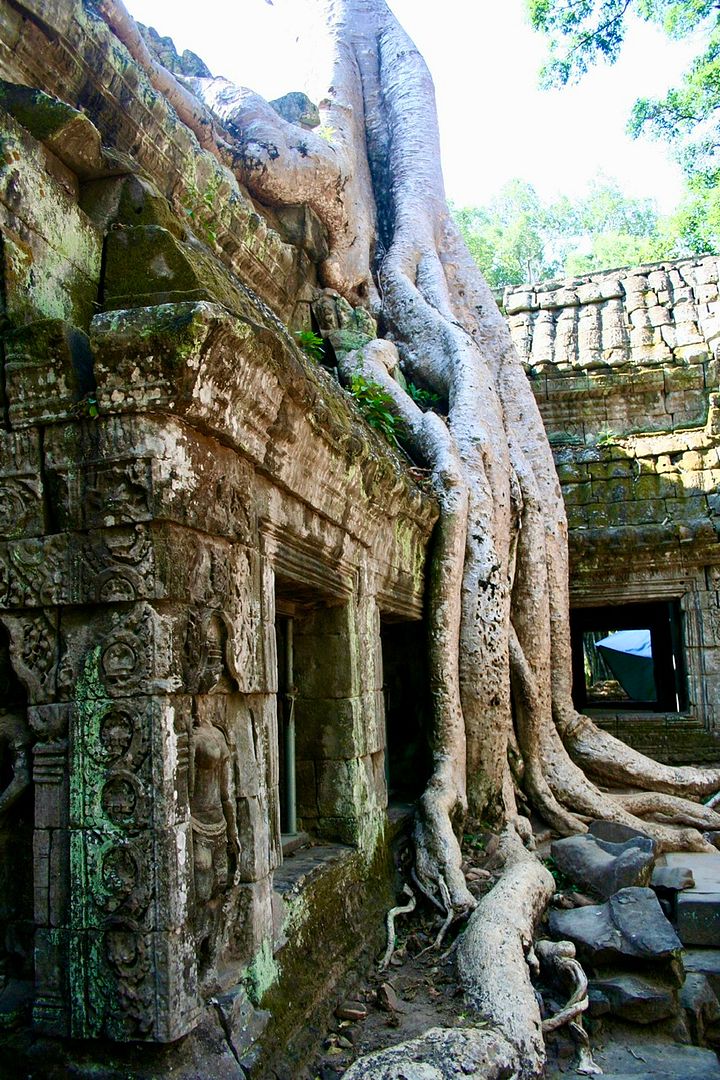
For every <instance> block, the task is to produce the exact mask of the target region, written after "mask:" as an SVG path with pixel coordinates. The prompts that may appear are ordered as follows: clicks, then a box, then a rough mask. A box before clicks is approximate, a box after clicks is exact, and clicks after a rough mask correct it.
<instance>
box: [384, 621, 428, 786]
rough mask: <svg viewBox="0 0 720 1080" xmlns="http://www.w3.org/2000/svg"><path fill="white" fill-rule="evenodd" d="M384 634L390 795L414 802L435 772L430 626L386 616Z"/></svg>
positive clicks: (386, 762) (386, 759) (386, 764)
mask: <svg viewBox="0 0 720 1080" xmlns="http://www.w3.org/2000/svg"><path fill="white" fill-rule="evenodd" d="M380 636H381V640H382V658H383V694H384V698H385V732H386V751H385V766H386V772H387V782H388V798H389V800H390V802H395V803H398V802H414V801H415V799H417V798H419V797H420V795H422V793H423V791H424V790H425V787H426V785H427V782H428V780H429V779H430V773H431V771H432V758H431V754H430V747H429V743H428V734H429V732H430V720H431V702H430V688H429V685H428V674H427V643H426V636H427V630H426V627H425V625H424V624H423V623H419V622H407V623H396V622H386V621H384V620H383V622H382V625H381V632H380Z"/></svg>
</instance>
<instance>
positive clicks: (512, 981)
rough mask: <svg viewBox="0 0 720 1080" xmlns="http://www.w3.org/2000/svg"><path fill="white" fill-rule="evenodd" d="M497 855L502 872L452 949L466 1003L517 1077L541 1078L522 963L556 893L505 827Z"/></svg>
mask: <svg viewBox="0 0 720 1080" xmlns="http://www.w3.org/2000/svg"><path fill="white" fill-rule="evenodd" d="M498 852H499V854H500V855H501V857H503V858H504V868H503V873H502V876H501V878H500V880H499V881H498V882H497V884H496V885H495V887H494V888H493V889H492V890H491V892H489V893H488V894H487V895H486V896H484V897H483V898H482V899H481V900H480V902H479V903H478V906H477V908H476V910H475V911H474V912H473V914H472V915H471V916H470V919H469V921H468V925H467V927H466V928H465V931H464V933H463V935H462V938H461V940H460V943H459V945H458V949H457V967H458V975H459V979H460V983H461V985H462V987H463V989H464V991H465V996H466V998H467V1001H468V1004H469V1005H471V1006H472V1008H473V1009H474V1011H475V1012H476V1013H477V1014H478V1015H479V1016H480V1018H481V1019H482V1020H483V1021H484V1022H486V1023H488V1024H489V1025H490V1027H492V1028H494V1029H496V1030H498V1031H501V1032H502V1033H503V1035H504V1037H505V1038H506V1039H507V1040H508V1042H509V1043H510V1045H511V1046H512V1047H513V1051H514V1054H515V1061H514V1064H515V1068H516V1073H513V1075H517V1076H518V1077H520V1078H523V1080H524V1078H530V1077H535V1076H540V1075H542V1070H543V1067H544V1062H545V1046H544V1043H543V1038H542V1025H541V1019H540V1010H539V1007H538V1003H537V999H536V997H535V991H534V989H533V985H532V982H531V981H530V970H529V967H528V962H527V959H526V957H527V954H528V951H529V950H530V949H531V948H532V941H533V934H534V931H535V928H536V926H537V924H538V921H539V920H540V917H541V916H542V914H543V912H544V911H545V908H546V906H547V904H548V902H549V900H550V897H551V896H552V894H553V892H554V890H555V882H554V881H553V878H552V875H551V874H550V872H549V870H547V869H546V868H545V867H544V866H543V865H542V863H541V862H540V861H539V860H538V858H537V857H536V856H535V855H532V854H530V853H529V852H528V851H527V850H526V849H525V848H524V847H523V844H522V842H521V840H520V839H519V837H518V836H517V834H516V833H515V831H514V830H513V829H506V830H505V831H504V832H503V834H502V836H501V838H500V846H499V848H498Z"/></svg>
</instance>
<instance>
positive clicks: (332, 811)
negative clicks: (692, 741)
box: [0, 0, 720, 1077]
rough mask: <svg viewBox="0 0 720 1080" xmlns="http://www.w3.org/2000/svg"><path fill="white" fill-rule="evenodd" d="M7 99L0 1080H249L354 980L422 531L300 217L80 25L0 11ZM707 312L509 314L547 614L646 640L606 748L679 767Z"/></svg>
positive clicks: (707, 291)
mask: <svg viewBox="0 0 720 1080" xmlns="http://www.w3.org/2000/svg"><path fill="white" fill-rule="evenodd" d="M165 60H166V61H168V62H170V61H172V62H175V61H177V62H178V63H179V62H180V60H179V59H178V58H177V57H174V59H173V57H172V56H170V57H168V56H166V57H165ZM0 78H2V82H1V83H0V310H1V318H2V324H1V329H2V338H1V344H0V370H1V371H2V374H1V375H0V409H1V410H2V412H1V413H0V686H1V687H2V697H1V698H0V718H1V726H0V732H1V734H2V741H1V745H0V760H1V762H2V765H1V769H0V789H1V794H0V926H1V927H2V933H1V934H0V973H1V974H2V976H3V979H4V982H3V986H2V989H1V991H0V1026H4V1027H6V1028H8V1029H10V1033H9V1034H8V1035H7V1036H6V1037H5V1040H4V1043H3V1042H2V1040H0V1059H2V1060H3V1061H7V1062H10V1063H11V1068H12V1069H13V1070H15V1071H14V1072H11V1073H9V1074H8V1075H25V1073H24V1072H22V1070H23V1069H27V1068H28V1062H30V1063H32V1062H33V1061H34V1062H35V1065H34V1068H36V1069H37V1068H38V1065H37V1062H38V1061H39V1060H41V1061H42V1062H43V1069H42V1071H43V1075H47V1076H54V1075H57V1076H65V1075H67V1068H68V1062H74V1065H73V1067H74V1068H75V1069H76V1070H79V1071H76V1073H75V1075H78V1076H79V1075H90V1073H91V1072H92V1070H93V1068H95V1066H96V1065H97V1063H98V1062H101V1063H103V1064H104V1065H106V1066H107V1068H108V1069H110V1065H111V1064H112V1068H114V1069H116V1070H117V1071H116V1072H108V1075H112V1076H115V1075H123V1076H126V1075H132V1076H138V1077H139V1076H143V1077H145V1076H147V1077H150V1076H152V1077H156V1076H161V1075H164V1074H167V1075H170V1074H172V1075H173V1076H187V1077H190V1076H206V1075H208V1076H211V1075H223V1076H236V1077H241V1076H245V1075H246V1073H245V1071H244V1070H245V1069H248V1070H249V1069H251V1067H252V1066H253V1063H255V1066H256V1067H257V1068H258V1069H259V1070H260V1073H261V1072H262V1069H263V1068H264V1067H265V1063H267V1062H268V1061H270V1060H271V1059H272V1058H273V1055H276V1056H277V1055H283V1056H284V1058H285V1060H286V1061H292V1059H293V1054H294V1053H295V1052H296V1047H297V1048H298V1049H297V1053H300V1052H301V1049H300V1047H301V1045H302V1039H303V1037H304V1036H303V1028H304V1025H305V1024H306V1022H307V1018H308V1017H312V1016H313V1015H315V1013H316V1012H317V1010H318V1009H319V1008H321V1007H322V1002H324V1001H326V1000H330V997H329V995H330V996H331V994H332V992H333V990H334V988H335V987H337V986H339V985H341V984H342V979H343V977H344V976H345V974H346V973H347V972H348V971H349V970H350V968H351V967H352V965H353V963H355V961H356V959H357V957H358V956H359V955H360V954H361V953H362V952H363V950H371V949H373V948H375V947H376V946H377V945H378V943H380V942H382V937H383V922H382V916H383V914H384V912H385V911H386V909H387V907H388V904H389V902H390V901H391V897H392V896H393V891H394V890H393V866H392V859H391V853H390V845H391V839H392V834H393V829H394V827H395V822H396V820H397V819H399V818H401V817H402V813H401V807H402V806H403V805H406V804H407V803H408V802H409V801H412V799H413V798H415V797H416V796H417V795H418V794H419V792H420V791H421V790H422V787H423V784H424V781H425V779H426V777H427V771H428V762H427V756H426V749H425V744H424V730H423V719H424V716H425V715H426V712H427V702H426V697H427V686H426V673H425V671H424V666H423V640H424V639H423V625H422V619H423V603H424V592H425V581H424V570H425V563H426V556H427V551H428V545H429V542H430V537H431V532H432V529H433V525H434V523H435V520H436V517H437V507H436V505H435V502H434V500H433V498H432V497H431V495H430V494H429V493H428V490H427V488H426V486H425V485H424V483H423V480H424V477H423V472H422V470H419V469H417V468H415V467H414V466H413V464H412V463H411V462H410V461H409V460H408V459H407V458H406V457H405V456H404V455H403V454H402V453H401V452H400V450H399V448H398V447H396V446H394V445H391V444H390V443H389V442H388V441H387V440H385V439H384V438H383V437H382V436H381V435H380V434H378V433H377V432H375V431H373V430H372V428H371V427H370V426H369V425H368V424H367V423H366V422H365V420H364V419H363V418H362V416H361V414H360V412H359V411H358V409H357V408H356V406H355V404H354V403H353V400H352V399H351V397H350V395H349V394H348V393H347V392H346V391H345V390H343V389H342V388H341V386H340V385H339V383H338V381H337V378H336V377H335V371H334V356H335V351H340V350H341V349H342V347H343V345H344V344H345V345H347V342H348V341H350V342H352V341H356V340H360V341H364V340H367V338H368V337H370V336H372V334H373V333H374V330H373V327H372V326H371V325H370V323H371V320H370V318H369V316H368V317H367V321H366V322H363V321H362V317H361V316H353V318H355V323H354V324H353V325H351V326H350V327H349V326H348V321H349V320H350V315H349V314H348V311H347V310H346V307H349V306H348V305H346V307H343V302H342V301H340V300H339V298H338V297H336V296H334V295H333V294H330V293H323V292H322V291H321V290H320V289H319V288H318V281H317V274H316V267H317V265H318V263H319V262H320V261H321V260H322V259H323V258H324V256H325V254H326V251H327V247H326V238H325V236H324V233H323V229H322V227H321V226H320V223H319V221H318V220H317V219H316V218H315V216H314V215H313V214H312V212H311V211H310V210H309V209H308V208H307V207H304V206H302V205H298V206H295V207H290V208H285V209H284V210H283V211H281V212H277V211H270V210H268V209H266V208H263V207H261V206H259V205H257V204H256V203H254V202H253V201H252V200H251V199H250V197H249V196H248V194H247V193H246V192H244V191H243V190H242V188H241V187H240V186H239V185H238V183H237V182H236V180H235V179H234V178H233V176H232V175H231V174H230V173H229V172H228V170H226V169H224V168H223V167H222V166H221V165H220V164H219V163H218V161H217V160H216V158H215V157H213V156H212V154H211V153H209V152H208V151H207V150H206V149H204V148H203V147H202V146H201V145H200V144H199V143H198V141H197V139H196V138H195V136H194V135H193V134H192V133H191V132H190V130H189V129H188V128H187V127H185V126H184V125H183V124H182V123H181V122H180V120H179V119H178V117H177V116H176V114H175V112H174V111H173V110H172V108H171V107H170V105H169V104H168V103H167V102H166V100H165V99H164V98H163V97H162V96H161V95H159V94H158V93H156V92H155V91H154V90H153V89H152V88H151V86H150V84H149V83H148V81H147V79H146V77H145V75H144V73H143V71H142V70H141V68H140V67H138V66H137V65H136V64H135V63H133V61H132V60H131V58H130V56H129V54H128V53H127V51H126V50H125V49H124V47H123V46H122V45H121V44H120V42H119V40H118V39H117V38H116V37H115V36H114V35H113V33H112V32H111V30H110V29H109V28H108V26H107V25H106V23H105V22H104V21H103V20H102V19H101V18H100V17H99V15H98V14H97V12H96V10H95V8H94V6H93V4H92V3H91V2H89V0H88V2H86V3H82V2H81V0H57V2H53V0H50V2H48V0H12V2H7V3H3V4H0ZM717 281H718V274H717V263H716V260H703V261H701V262H698V263H693V264H682V265H678V266H674V267H669V266H668V267H660V268H654V269H652V270H651V271H648V270H647V269H643V270H640V271H632V272H630V271H628V272H622V273H618V274H614V275H608V276H603V277H599V278H591V279H587V280H583V281H582V282H578V283H571V284H566V285H563V286H562V287H558V288H549V289H546V290H544V291H543V290H540V289H535V290H529V291H527V292H522V293H521V292H513V293H511V294H510V295H509V297H508V299H507V311H508V315H509V318H510V321H511V325H512V328H513V333H514V335H515V336H516V339H517V343H518V346H519V348H520V349H521V350H522V351H523V352H524V355H525V356H526V357H527V364H528V368H529V371H530V374H531V376H532V378H533V380H534V385H535V387H536V388H537V393H538V398H539V400H540V404H541V408H542V410H543V415H544V417H545V420H546V423H547V426H548V430H549V432H550V434H551V438H552V440H553V442H554V443H555V446H556V448H557V460H558V465H559V470H560V474H561V479H562V481H563V483H564V485H565V493H566V498H567V501H568V508H569V513H570V524H571V528H572V550H573V555H574V563H575V577H574V582H573V595H574V598H575V600H576V604H577V607H578V609H582V610H598V609H604V608H607V607H610V606H612V605H617V604H618V602H622V603H623V604H626V602H629V601H633V602H637V603H639V604H640V603H642V604H643V605H645V610H643V611H642V612H641V613H640V614H639V616H638V618H639V619H640V622H641V624H642V626H645V625H646V624H647V626H648V627H649V628H650V629H651V630H652V631H653V633H655V631H654V629H653V628H654V627H655V625H656V623H657V624H658V625H661V627H662V628H661V630H658V631H657V634H658V637H657V640H658V641H659V642H661V645H660V646H659V647H660V648H664V649H665V650H666V655H667V656H669V657H670V660H671V661H672V663H671V670H672V671H674V672H675V673H676V674H674V675H673V681H672V685H671V687H670V689H669V690H668V691H667V694H666V695H665V697H663V699H662V700H656V701H655V702H654V703H653V702H651V703H650V705H651V708H650V710H649V712H644V713H642V716H640V718H639V719H638V717H637V716H636V715H635V713H634V712H633V709H632V708H631V707H630V708H628V707H627V702H625V703H624V704H623V705H622V707H621V708H620V709H619V710H614V709H613V708H610V709H606V710H605V712H606V713H607V719H606V722H607V723H608V724H614V725H615V726H616V727H617V728H620V727H622V729H623V732H625V728H626V727H627V723H626V721H627V718H628V717H629V716H630V715H631V714H632V716H633V717H634V719H635V721H636V728H635V734H633V731H631V730H628V731H627V732H626V734H627V735H628V738H633V737H635V738H637V739H639V741H642V737H645V739H646V742H647V741H648V740H649V741H651V742H652V740H655V742H660V741H662V740H664V743H663V746H661V747H660V749H661V750H662V749H663V748H664V750H665V751H666V757H668V758H669V759H673V760H674V759H677V754H678V753H679V750H678V747H677V745H676V744H673V745H672V746H671V745H670V742H671V740H670V736H669V734H668V732H669V731H670V729H671V728H672V727H673V725H675V726H677V725H678V724H680V723H684V724H685V725H686V728H685V730H686V732H691V733H692V734H693V735H697V736H698V738H699V737H700V736H702V737H703V738H704V739H706V740H707V739H709V740H710V742H709V743H708V747H709V748H707V749H706V748H705V744H704V743H703V746H702V748H701V750H702V753H705V752H707V754H708V755H711V754H714V755H715V759H717V753H716V751H715V745H714V743H713V742H712V739H711V736H710V735H709V732H710V731H711V729H713V728H714V727H715V726H717V725H718V724H720V713H719V712H718V709H719V708H720V706H719V705H718V702H719V700H720V606H719V599H718V598H719V597H720V591H719V590H720V569H719V564H720V559H719V558H718V540H717V521H718V516H717V515H718V513H720V504H719V503H718V496H717V494H716V488H717V482H718V479H719V478H720V461H719V459H718V447H719V446H720V421H719V419H718V416H719V414H718V407H719V406H718V401H717V395H716V394H715V395H713V393H711V391H715V390H716V389H717V378H718V376H717V360H716V356H715V349H716V346H717V343H718V342H719V341H720V332H719V331H718V316H717V311H718V309H719V308H720V302H719V301H718V296H717ZM313 311H314V314H313ZM319 311H322V329H323V331H324V335H325V339H326V346H325V350H324V352H323V355H322V357H321V360H320V362H319V361H318V360H317V359H315V358H313V357H311V356H309V355H308V353H307V352H306V351H305V350H304V349H303V348H302V347H301V345H302V340H301V339H300V338H299V337H298V332H302V331H310V330H311V329H312V328H313V327H315V328H316V329H317V328H318V323H317V321H316V322H313V319H315V320H317V319H318V318H319V316H318V312H319ZM350 321H352V320H350ZM348 335H349V337H348ZM627 606H628V607H629V606H630V605H629V603H628V604H627ZM603 620H604V621H603ZM653 620H654V621H653ZM610 621H611V622H612V620H610ZM616 621H617V620H616ZM579 625H580V624H579ZM663 628H664V629H663ZM583 629H589V630H590V631H592V632H595V631H601V630H610V629H618V626H616V625H615V622H612V625H610V623H609V622H608V621H607V618H606V616H605V615H603V618H602V619H600V621H599V622H597V624H596V623H593V622H592V620H590V623H588V624H587V625H585V624H583V625H582V626H581V627H580V631H579V632H582V631H583ZM663 635H664V636H663ZM653 640H655V638H654V639H653ZM662 643H664V644H662ZM631 704H632V703H631ZM647 704H648V703H647V702H645V703H644V705H647ZM647 716H652V718H653V720H652V724H651V725H650V727H651V728H652V730H651V731H650V732H649V734H648V730H649V728H648V722H647V721H646V720H643V717H647ZM623 724H624V725H625V726H623ZM643 724H645V726H644V727H643ZM638 732H639V733H640V734H639V735H638ZM643 732H645V735H644V736H643V734H642V733H643ZM685 745H687V744H685ZM699 746H700V743H697V745H696V747H695V749H694V750H693V754H692V756H693V760H699V755H700V750H698V747H699ZM653 748H654V749H656V747H655V743H653ZM673 754H674V755H675V758H673ZM389 802H390V804H391V812H389V810H388V807H389ZM305 836H310V837H311V838H312V839H313V841H314V842H315V843H314V846H313V847H311V848H309V849H308V851H309V854H305V855H302V854H301V855H294V854H292V853H293V850H294V849H296V848H297V846H298V844H301V843H302V840H303V837H305ZM331 1007H332V1006H331ZM138 1044H142V1045H141V1047H140V1048H138ZM78 1047H81V1049H78ZM33 1054H35V1055H36V1056H35V1058H33ZM80 1060H82V1062H83V1063H84V1064H82V1065H80V1064H78V1061H80ZM109 1063H110V1064H109ZM2 1067H4V1066H3V1065H2V1064H0V1072H1V1070H2ZM85 1067H87V1072H83V1071H82V1069H83V1068H85ZM53 1069H57V1070H58V1071H57V1072H53V1071H52V1070H53ZM123 1070H124V1071H123ZM183 1070H184V1071H183ZM260 1073H258V1075H259V1074H260ZM92 1075H98V1074H97V1072H93V1073H92Z"/></svg>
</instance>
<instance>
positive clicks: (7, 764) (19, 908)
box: [0, 642, 32, 1012]
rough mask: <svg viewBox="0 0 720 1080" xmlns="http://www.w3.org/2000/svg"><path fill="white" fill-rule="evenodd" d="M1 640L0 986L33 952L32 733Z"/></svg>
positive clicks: (24, 968)
mask: <svg viewBox="0 0 720 1080" xmlns="http://www.w3.org/2000/svg"><path fill="white" fill-rule="evenodd" d="M1 645H2V643H1V642H0V990H2V989H4V988H5V986H6V984H7V982H8V980H9V979H11V978H13V977H18V976H19V977H20V978H27V977H28V976H29V975H30V970H29V964H30V957H31V954H32V932H31V927H32V803H31V800H30V798H29V795H28V792H29V789H30V786H31V785H30V780H31V765H30V744H31V735H30V729H29V727H28V724H27V718H26V709H25V706H24V702H23V701H22V699H23V698H24V693H23V690H22V688H21V686H20V683H19V680H18V679H17V677H16V676H15V673H14V671H13V669H12V665H11V663H10V657H9V654H8V650H7V648H5V649H2V648H1ZM1 1011H3V1004H2V1000H1V999H0V1012H1Z"/></svg>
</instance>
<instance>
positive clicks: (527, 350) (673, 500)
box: [506, 257, 720, 764]
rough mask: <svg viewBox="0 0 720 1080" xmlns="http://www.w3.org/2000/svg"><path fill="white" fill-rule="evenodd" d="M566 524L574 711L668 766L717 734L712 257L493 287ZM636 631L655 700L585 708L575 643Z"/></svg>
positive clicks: (719, 334) (687, 758)
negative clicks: (646, 639)
mask: <svg viewBox="0 0 720 1080" xmlns="http://www.w3.org/2000/svg"><path fill="white" fill-rule="evenodd" d="M506 310H507V314H508V318H509V322H510V327H511V331H512V335H513V338H514V341H515V344H516V346H517V348H518V349H519V351H520V354H521V356H522V357H523V359H524V361H525V363H526V366H527V370H528V373H529V375H530V378H531V383H532V386H533V388H534V390H535V393H536V397H537V400H538V404H539V406H540V410H541V413H542V416H543V420H544V422H545V425H546V429H547V431H548V435H549V438H550V442H551V444H552V446H553V450H554V454H555V461H556V465H557V469H558V475H559V477H560V481H561V483H562V485H563V494H564V497H565V503H566V507H567V513H568V525H569V529H570V554H571V566H572V572H571V582H570V586H571V600H572V604H573V608H574V610H573V612H572V613H571V620H572V630H573V639H574V640H573V651H574V655H575V660H576V664H575V672H574V676H575V678H574V682H575V695H576V699H577V704H578V705H579V706H580V707H581V708H584V709H587V708H590V709H591V710H592V712H593V715H599V716H600V717H601V718H602V722H603V723H604V725H605V726H606V727H608V728H610V729H611V730H613V731H614V733H615V734H619V735H620V737H621V738H623V739H625V741H628V742H630V743H631V744H633V745H635V746H637V748H638V749H641V750H643V751H644V752H646V753H649V754H650V755H651V756H653V757H656V758H659V759H660V760H666V761H672V762H673V763H675V764H687V763H691V762H692V763H699V762H701V761H703V760H706V761H716V760H717V755H718V746H717V741H716V740H715V739H714V738H712V737H711V738H708V736H707V732H708V730H709V731H714V730H718V729H720V712H719V711H718V710H719V708H720V604H719V598H720V594H719V593H718V584H719V582H720V578H719V577H718V562H719V561H720V547H719V545H718V526H719V525H720V494H719V493H718V492H719V490H720V457H719V455H718V450H719V447H720V394H719V393H718V389H719V384H718V356H719V355H720V353H719V350H720V298H719V295H718V260H717V259H716V258H709V257H708V258H704V259H699V260H694V261H693V260H687V261H685V262H679V263H675V264H668V265H665V264H663V265H656V266H649V267H640V268H638V269H633V270H621V271H614V272H608V273H604V274H598V275H593V276H591V277H587V278H581V279H578V280H576V281H568V282H555V283H550V284H548V285H543V286H538V287H535V288H529V287H524V288H518V289H513V290H509V291H508V294H507V296H506ZM640 626H643V627H646V628H647V629H652V637H653V653H654V656H655V665H654V666H655V668H656V670H655V676H656V681H657V682H658V688H657V690H658V695H657V697H656V698H655V699H654V700H653V701H650V702H645V706H644V708H642V709H639V708H638V707H637V703H635V702H633V701H632V700H630V699H627V698H626V699H625V700H623V701H615V702H603V701H602V700H599V699H596V700H593V695H592V694H588V692H587V691H588V687H587V686H586V680H585V674H584V672H583V646H582V637H583V634H588V633H589V634H593V633H597V634H599V635H600V636H604V634H605V633H607V632H608V631H609V630H610V629H613V630H616V631H617V630H620V629H621V628H622V627H635V628H638V627H640Z"/></svg>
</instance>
